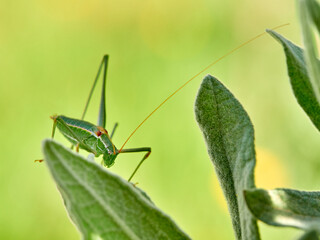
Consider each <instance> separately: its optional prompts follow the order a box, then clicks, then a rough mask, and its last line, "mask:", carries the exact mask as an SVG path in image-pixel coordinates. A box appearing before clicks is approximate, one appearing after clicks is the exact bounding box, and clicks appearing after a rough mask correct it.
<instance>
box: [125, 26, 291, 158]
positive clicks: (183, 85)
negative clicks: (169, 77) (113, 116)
mask: <svg viewBox="0 0 320 240" xmlns="http://www.w3.org/2000/svg"><path fill="white" fill-rule="evenodd" d="M287 25H289V23H286V24H282V25H279V26H276V27H274V28H272V30H275V29H278V28H281V27H284V26H287ZM264 34H266V32H263V33H260V34H258V35H256V36H255V37H253V38H251V39H249V40H248V41H246V42H244V43H242V44H240V45H239V46H238V47H236V48H234V49H232V50H231V51H229V52H228V53H226V54H225V55H223V56H222V57H220V58H218V59H217V60H215V61H214V62H212V63H211V64H209V65H208V66H207V67H205V68H204V69H203V70H201V71H200V72H199V73H197V74H196V75H194V76H193V77H192V78H190V79H189V80H188V81H186V82H185V83H184V84H182V85H181V86H180V87H179V88H178V89H177V90H175V91H174V92H173V93H171V94H170V95H169V96H168V97H167V98H166V99H165V100H164V101H163V102H161V103H160V104H159V105H158V106H157V107H156V108H155V109H154V110H153V111H152V112H151V113H150V114H149V115H148V116H147V117H146V118H145V119H144V120H143V121H142V122H141V123H140V124H139V125H138V126H137V127H136V129H134V130H133V132H132V133H131V134H130V135H129V137H128V138H127V140H126V141H125V142H124V144H123V145H122V147H121V148H120V150H119V153H120V152H121V151H122V149H123V148H124V146H125V145H126V144H127V142H128V141H129V139H130V138H131V137H132V136H133V134H135V132H136V131H137V130H138V129H139V128H140V127H141V126H142V125H143V124H144V123H145V121H147V120H148V119H149V118H150V117H151V116H152V115H153V114H154V113H155V112H156V111H157V110H158V109H159V108H161V107H162V105H163V104H165V103H166V102H167V101H168V100H169V99H170V98H172V97H173V96H174V95H176V94H177V93H178V92H179V91H180V90H181V89H182V88H184V87H185V86H186V85H187V84H189V83H190V82H191V81H192V80H193V79H195V78H196V77H198V76H199V75H200V74H201V73H203V72H204V71H206V70H207V69H208V68H211V67H212V66H213V65H215V64H216V63H218V62H220V61H221V60H222V59H223V58H225V57H227V56H229V55H230V54H232V53H234V52H235V51H237V50H238V49H240V48H242V47H243V46H245V45H247V44H249V43H251V42H252V41H254V40H256V39H257V38H260V37H261V36H263V35H264Z"/></svg>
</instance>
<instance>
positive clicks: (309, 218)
mask: <svg viewBox="0 0 320 240" xmlns="http://www.w3.org/2000/svg"><path fill="white" fill-rule="evenodd" d="M244 195H245V199H246V202H247V205H248V207H249V209H250V211H251V212H252V214H253V215H254V216H255V217H256V218H258V219H259V220H261V221H263V222H265V223H267V224H269V225H274V226H283V227H294V228H300V229H303V230H306V231H310V230H315V231H317V232H318V233H320V192H304V191H297V190H291V189H275V190H264V189H252V190H246V191H245V194H244Z"/></svg>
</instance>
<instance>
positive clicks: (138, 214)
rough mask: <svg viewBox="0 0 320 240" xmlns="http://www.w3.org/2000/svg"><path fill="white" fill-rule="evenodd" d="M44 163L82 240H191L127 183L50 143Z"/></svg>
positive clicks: (143, 195) (77, 155) (139, 191)
mask: <svg viewBox="0 0 320 240" xmlns="http://www.w3.org/2000/svg"><path fill="white" fill-rule="evenodd" d="M43 152H44V155H45V162H46V163H47V165H48V167H49V169H50V172H51V174H52V176H53V178H54V180H55V182H56V184H57V187H58V189H59V190H60V193H61V195H62V197H63V200H64V203H65V205H66V208H67V210H68V212H69V215H70V217H71V219H72V220H73V222H74V223H75V225H76V226H77V227H78V229H79V231H80V232H81V233H82V236H83V239H86V240H89V239H90V240H91V239H93V237H94V236H99V237H100V239H103V240H107V239H110V240H111V239H118V240H122V239H190V238H189V237H188V236H187V235H186V234H185V233H183V232H182V230H180V229H179V228H178V226H177V225H176V224H175V223H174V222H173V221H172V220H171V219H170V217H168V216H167V215H166V214H164V213H163V212H161V211H160V210H159V209H157V207H156V206H155V205H154V204H153V203H152V202H151V201H150V199H148V198H147V197H146V194H145V193H144V192H143V191H142V190H139V189H138V188H136V187H134V186H133V185H132V184H131V183H128V182H127V181H126V180H124V179H122V178H120V177H119V176H117V175H115V174H112V173H110V172H109V171H107V170H106V169H104V168H102V167H101V166H99V165H98V164H96V163H95V162H92V161H89V160H87V159H85V158H83V157H82V156H80V155H79V154H76V153H74V152H72V151H71V150H69V149H66V148H65V147H63V146H62V145H60V144H58V143H56V142H54V141H53V140H45V141H44V143H43Z"/></svg>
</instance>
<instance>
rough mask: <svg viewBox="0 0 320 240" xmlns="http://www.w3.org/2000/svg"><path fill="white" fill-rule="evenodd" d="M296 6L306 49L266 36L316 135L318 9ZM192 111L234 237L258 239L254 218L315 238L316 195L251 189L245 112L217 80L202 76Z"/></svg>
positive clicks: (319, 116) (319, 203)
mask: <svg viewBox="0 0 320 240" xmlns="http://www.w3.org/2000/svg"><path fill="white" fill-rule="evenodd" d="M299 6H300V22H301V28H302V35H303V39H304V45H305V50H303V49H301V48H300V47H298V46H296V45H294V44H293V43H291V42H290V41H288V40H287V39H285V38H284V37H282V36H281V35H280V34H278V33H276V32H274V31H272V30H267V32H268V33H269V34H270V35H271V36H272V37H274V38H275V39H276V40H278V41H279V42H280V43H281V44H282V46H283V48H284V52H285V55H286V58H287V66H288V75H289V77H290V82H291V86H292V89H293V92H294V94H295V97H296V98H297V101H298V103H299V104H300V106H301V107H302V108H303V110H304V111H305V112H306V113H307V115H308V116H309V118H310V119H311V121H312V122H313V124H314V125H315V126H316V127H317V128H318V130H319V129H320V128H319V127H320V101H319V99H320V98H319V96H320V88H319V86H320V63H319V60H318V59H317V56H316V50H315V49H316V45H315V43H314V39H313V37H314V36H313V31H312V28H313V27H316V28H317V30H318V31H319V30H320V21H319V20H320V7H319V5H318V3H317V2H316V1H314V0H301V1H300V2H299ZM195 108H196V116H197V121H198V123H199V125H200V128H201V129H202V131H203V134H204V137H205V140H206V142H207V146H208V152H209V155H210V157H211V159H212V162H213V164H214V165H215V168H216V172H217V175H218V177H219V180H220V184H221V186H222V188H223V190H224V194H225V197H226V199H227V202H228V205H229V211H230V214H231V218H232V222H233V227H234V231H235V235H236V238H237V239H260V236H259V232H258V229H257V225H256V220H255V219H254V218H253V216H254V217H255V218H257V219H259V220H261V221H263V222H265V223H267V224H269V225H274V226H290V227H295V228H299V229H302V230H304V231H306V233H305V234H304V235H303V236H302V237H301V239H318V235H319V234H320V218H319V217H320V192H304V191H297V190H291V189H276V190H269V191H268V190H263V189H256V188H255V186H254V180H253V169H254V166H255V152H254V143H253V139H254V133H253V127H252V124H251V122H250V119H249V117H248V115H247V114H246V112H245V110H244V109H243V108H242V106H241V105H240V103H239V102H238V101H237V100H236V99H235V98H234V96H233V95H232V94H231V93H230V92H229V91H228V89H226V88H225V87H224V86H223V85H222V84H221V83H220V82H219V81H218V80H217V79H216V78H214V77H212V76H207V77H206V78H205V79H204V80H203V82H202V85H201V87H200V90H199V93H198V97H197V101H196V105H195ZM249 211H250V212H251V214H250V213H249Z"/></svg>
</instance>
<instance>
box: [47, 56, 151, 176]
mask: <svg viewBox="0 0 320 240" xmlns="http://www.w3.org/2000/svg"><path fill="white" fill-rule="evenodd" d="M108 60H109V57H108V55H105V56H104V57H103V59H102V62H101V64H100V67H99V69H98V73H97V76H96V78H95V80H94V82H93V85H92V88H91V91H90V93H89V97H88V100H87V103H86V106H85V108H84V111H83V114H82V117H81V120H78V119H73V118H69V117H66V116H63V115H59V116H58V115H55V116H52V117H51V118H52V119H53V122H54V123H53V129H52V138H53V137H54V133H55V129H56V127H58V129H59V130H60V132H61V133H62V135H64V136H65V137H66V138H67V139H68V140H69V141H70V142H71V143H72V145H73V146H76V150H77V151H78V150H79V148H81V149H84V150H86V151H88V152H90V153H93V154H94V155H95V156H96V157H98V156H100V155H103V157H102V158H103V164H104V165H105V166H107V167H111V166H112V165H113V164H114V161H115V159H116V157H117V156H118V154H119V153H129V152H146V154H145V155H144V157H143V158H142V160H141V161H140V163H139V164H138V166H137V167H136V169H135V170H134V171H133V173H132V174H131V176H130V177H129V179H128V181H130V180H131V179H132V177H133V176H134V174H135V173H136V171H137V170H138V168H139V167H140V166H141V164H142V162H143V161H144V160H145V159H147V158H148V157H149V155H150V153H151V148H150V147H142V148H130V149H121V151H119V150H118V149H117V148H116V146H115V145H114V144H113V142H112V137H113V134H114V132H115V130H116V128H117V124H115V125H114V127H113V130H112V132H111V134H110V135H109V133H108V131H107V130H106V129H105V125H106V106H105V89H106V79H107V68H108ZM102 68H103V78H102V79H103V82H102V92H101V100H100V109H99V116H98V123H97V125H94V124H92V123H89V122H87V121H84V120H83V119H84V117H85V114H86V112H87V109H88V106H89V102H90V100H91V97H92V94H93V91H94V88H95V86H96V84H97V81H98V79H99V76H100V73H101V70H102Z"/></svg>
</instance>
